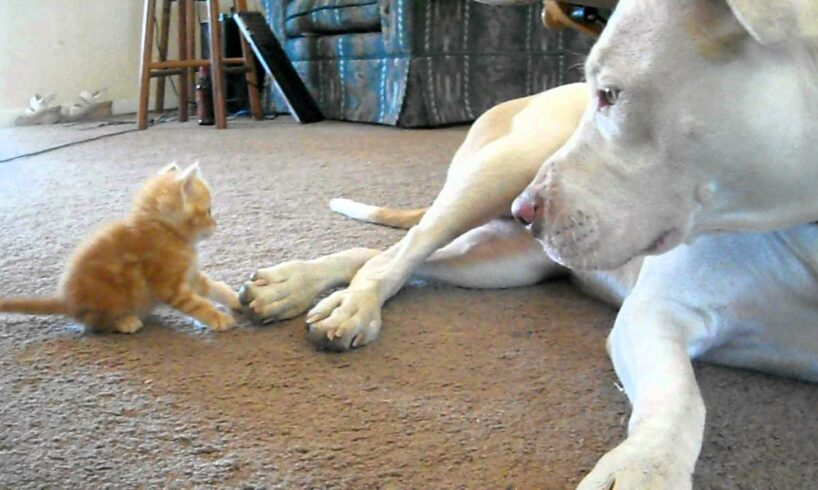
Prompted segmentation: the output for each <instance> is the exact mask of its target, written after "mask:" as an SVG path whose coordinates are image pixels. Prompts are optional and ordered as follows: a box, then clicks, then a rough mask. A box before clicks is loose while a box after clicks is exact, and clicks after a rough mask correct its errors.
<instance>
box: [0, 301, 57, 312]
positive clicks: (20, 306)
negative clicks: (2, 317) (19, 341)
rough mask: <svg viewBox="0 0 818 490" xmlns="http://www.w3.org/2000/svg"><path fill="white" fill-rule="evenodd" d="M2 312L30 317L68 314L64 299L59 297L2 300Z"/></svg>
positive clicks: (0, 304) (0, 307)
mask: <svg viewBox="0 0 818 490" xmlns="http://www.w3.org/2000/svg"><path fill="white" fill-rule="evenodd" d="M0 311H2V312H6V313H27V314H29V315H65V314H66V313H67V311H66V308H65V305H64V304H63V301H62V299H60V298H57V297H52V298H9V299H0Z"/></svg>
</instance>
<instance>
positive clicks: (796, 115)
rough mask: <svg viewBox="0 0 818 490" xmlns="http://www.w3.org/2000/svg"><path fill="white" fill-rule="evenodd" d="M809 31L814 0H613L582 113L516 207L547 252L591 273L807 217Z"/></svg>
mask: <svg viewBox="0 0 818 490" xmlns="http://www.w3.org/2000/svg"><path fill="white" fill-rule="evenodd" d="M813 3H814V4H816V6H813V5H812V4H813ZM773 4H776V5H777V7H776V8H775V9H774V8H773V7H771V6H770V5H773ZM816 32H818V2H815V1H814V0H782V1H781V2H757V1H750V0H727V1H723V0H675V1H674V0H671V1H665V2H655V1H648V0H621V1H620V2H619V5H618V6H617V8H616V11H615V12H614V15H613V16H612V17H611V19H610V20H609V23H608V26H607V27H606V29H605V31H604V32H603V34H602V36H601V37H600V39H599V41H598V42H597V44H596V45H595V46H594V48H593V49H592V51H591V53H590V55H589V57H588V60H587V64H586V77H587V80H588V87H589V90H591V92H592V94H591V99H590V100H591V102H590V104H589V106H588V107H587V109H586V112H585V114H584V116H583V119H582V121H581V123H580V125H579V127H578V129H577V131H576V132H575V133H574V134H573V135H572V137H571V138H570V139H569V140H568V142H567V143H566V144H565V146H563V147H562V148H561V149H560V150H559V151H558V152H557V153H556V154H554V155H553V156H552V157H551V158H550V159H549V160H548V161H547V162H546V163H545V164H544V165H543V167H542V168H541V170H540V172H539V173H538V175H537V177H536V178H535V179H534V181H533V182H532V183H531V185H530V186H529V187H528V189H526V191H525V192H524V193H523V194H522V195H521V196H520V197H519V198H518V200H517V201H516V203H515V210H516V211H517V214H518V215H519V214H527V216H525V219H526V220H527V221H533V224H532V228H533V230H534V232H535V234H537V235H538V237H540V238H541V239H542V240H543V243H544V246H545V248H546V250H547V252H548V253H549V255H550V256H551V257H552V258H553V259H555V260H557V261H558V262H560V263H562V264H564V265H567V266H569V267H575V268H597V269H607V268H614V267H617V266H619V265H621V264H623V263H625V262H626V261H628V260H630V259H631V258H633V257H636V256H639V255H643V254H656V253H661V252H664V251H666V250H669V249H670V248H672V247H674V246H676V245H678V244H679V243H682V242H688V241H690V240H693V239H694V238H695V237H697V236H699V235H701V234H703V233H711V232H715V231H725V230H770V229H776V228H782V227H785V226H790V225H793V224H796V223H800V222H806V221H810V220H815V219H818V197H816V196H817V195H816V191H815V189H816V183H818V157H816V156H814V155H815V153H816V151H815V150H814V149H813V148H812V146H813V145H814V143H813V141H814V138H815V136H817V135H818V124H816V122H815V120H816V119H818V116H816V114H818V83H817V81H818V70H816V65H817V64H818V50H816V49H815V44H814V41H815V39H816V38H815V34H816ZM805 159H806V160H805ZM810 159H811V160H812V163H809V162H810Z"/></svg>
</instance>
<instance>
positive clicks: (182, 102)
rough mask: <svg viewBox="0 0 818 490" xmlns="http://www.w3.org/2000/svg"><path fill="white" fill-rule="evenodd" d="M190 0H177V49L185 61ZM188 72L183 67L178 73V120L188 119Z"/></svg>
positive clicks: (187, 69) (187, 55) (188, 55)
mask: <svg viewBox="0 0 818 490" xmlns="http://www.w3.org/2000/svg"><path fill="white" fill-rule="evenodd" d="M188 1H190V0H179V29H178V30H179V39H178V44H179V46H178V49H179V59H180V60H182V61H185V60H187V59H189V58H190V53H188V51H187V36H188V32H187V3H188ZM188 73H190V69H189V68H183V69H182V74H181V75H179V122H187V119H188V111H187V101H188V85H187V82H188V80H189V79H190V78H189V76H188Z"/></svg>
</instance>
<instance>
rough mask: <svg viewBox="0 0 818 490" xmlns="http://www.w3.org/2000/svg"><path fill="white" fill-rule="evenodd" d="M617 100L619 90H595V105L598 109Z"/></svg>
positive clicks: (613, 103)
mask: <svg viewBox="0 0 818 490" xmlns="http://www.w3.org/2000/svg"><path fill="white" fill-rule="evenodd" d="M617 100H619V90H618V89H615V88H603V89H601V90H599V91H597V102H598V104H597V107H598V108H599V109H604V108H606V107H608V106H612V105H615V104H616V101H617Z"/></svg>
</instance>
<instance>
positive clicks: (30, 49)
mask: <svg viewBox="0 0 818 490" xmlns="http://www.w3.org/2000/svg"><path fill="white" fill-rule="evenodd" d="M196 3H197V8H198V9H200V13H201V15H200V17H201V18H205V17H204V13H205V11H204V3H201V2H196ZM200 3H201V5H199V4H200ZM157 4H161V1H157ZM176 4H177V2H173V3H172V5H173V10H174V11H175V10H176ZM248 4H249V5H250V8H251V9H253V8H256V9H257V8H258V4H259V2H258V1H253V0H251V1H250V2H248ZM231 5H232V2H231V1H229V0H222V1H221V7H222V10H227V9H228V8H229V7H230V6H231ZM158 10H159V9H157V17H158V16H159V12H158ZM142 11H143V0H0V126H5V125H9V124H11V122H12V121H13V120H14V117H15V116H16V115H17V114H20V113H21V112H23V111H24V110H25V108H26V107H27V105H28V99H29V97H31V95H32V94H35V93H39V94H43V95H44V94H46V93H50V92H56V93H57V100H56V101H55V103H62V104H71V103H73V102H74V100H75V99H76V97H77V94H78V93H79V92H80V90H83V89H89V90H98V89H101V88H107V95H106V97H107V98H110V99H112V100H114V111H115V112H116V113H127V112H134V111H136V100H137V92H138V81H139V78H138V71H139V49H140V36H141V33H142ZM175 22H176V18H175V15H174V17H173V24H175ZM173 24H172V25H173ZM197 35H198V34H197ZM175 38H176V34H175V30H172V31H171V35H170V39H171V40H172V41H175ZM197 39H198V37H197ZM175 46H176V44H175V42H174V43H172V45H171V47H170V54H172V55H175V53H176V47H175ZM154 83H155V82H154ZM166 94H167V95H166V105H169V106H175V96H174V93H173V91H172V89H171V88H170V84H168V88H167V89H166ZM151 106H153V103H151Z"/></svg>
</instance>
